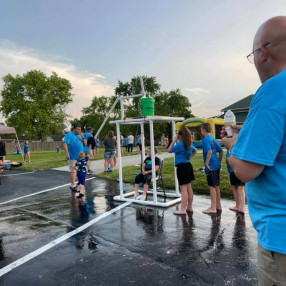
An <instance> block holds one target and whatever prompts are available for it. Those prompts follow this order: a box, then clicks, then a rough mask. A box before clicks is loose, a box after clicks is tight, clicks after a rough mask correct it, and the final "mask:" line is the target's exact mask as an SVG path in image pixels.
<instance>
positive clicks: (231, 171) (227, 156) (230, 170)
mask: <svg viewBox="0 0 286 286" xmlns="http://www.w3.org/2000/svg"><path fill="white" fill-rule="evenodd" d="M229 157H230V154H229V151H226V158H229ZM227 171H228V172H229V173H233V170H232V168H231V167H230V166H229V165H227Z"/></svg>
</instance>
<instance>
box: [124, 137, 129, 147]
mask: <svg viewBox="0 0 286 286" xmlns="http://www.w3.org/2000/svg"><path fill="white" fill-rule="evenodd" d="M124 145H125V146H127V145H128V138H127V137H125V138H124Z"/></svg>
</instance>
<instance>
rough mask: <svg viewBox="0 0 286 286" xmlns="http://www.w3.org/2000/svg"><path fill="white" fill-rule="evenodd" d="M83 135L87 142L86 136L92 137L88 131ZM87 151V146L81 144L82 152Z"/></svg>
mask: <svg viewBox="0 0 286 286" xmlns="http://www.w3.org/2000/svg"><path fill="white" fill-rule="evenodd" d="M83 136H84V139H85V140H86V142H87V140H88V138H90V137H93V135H92V134H91V133H90V132H85V133H84V134H83ZM88 151H89V147H88V146H86V145H83V152H88Z"/></svg>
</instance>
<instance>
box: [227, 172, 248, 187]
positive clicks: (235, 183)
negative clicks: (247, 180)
mask: <svg viewBox="0 0 286 286" xmlns="http://www.w3.org/2000/svg"><path fill="white" fill-rule="evenodd" d="M229 181H230V184H231V185H232V186H236V187H240V186H245V184H244V183H243V182H241V181H240V180H239V179H238V178H237V177H236V176H235V174H234V172H231V173H230V174H229Z"/></svg>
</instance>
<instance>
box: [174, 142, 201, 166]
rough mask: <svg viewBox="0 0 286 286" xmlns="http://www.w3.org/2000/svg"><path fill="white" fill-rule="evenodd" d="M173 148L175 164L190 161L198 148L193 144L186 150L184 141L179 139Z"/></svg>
mask: <svg viewBox="0 0 286 286" xmlns="http://www.w3.org/2000/svg"><path fill="white" fill-rule="evenodd" d="M171 150H172V151H173V152H174V153H175V166H177V165H178V164H181V163H188V162H190V157H191V155H192V153H193V152H195V150H196V148H195V147H194V146H193V145H190V147H189V148H188V149H187V150H186V148H185V146H184V143H183V141H179V142H178V143H177V144H176V145H174V146H173V147H172V148H171Z"/></svg>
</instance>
